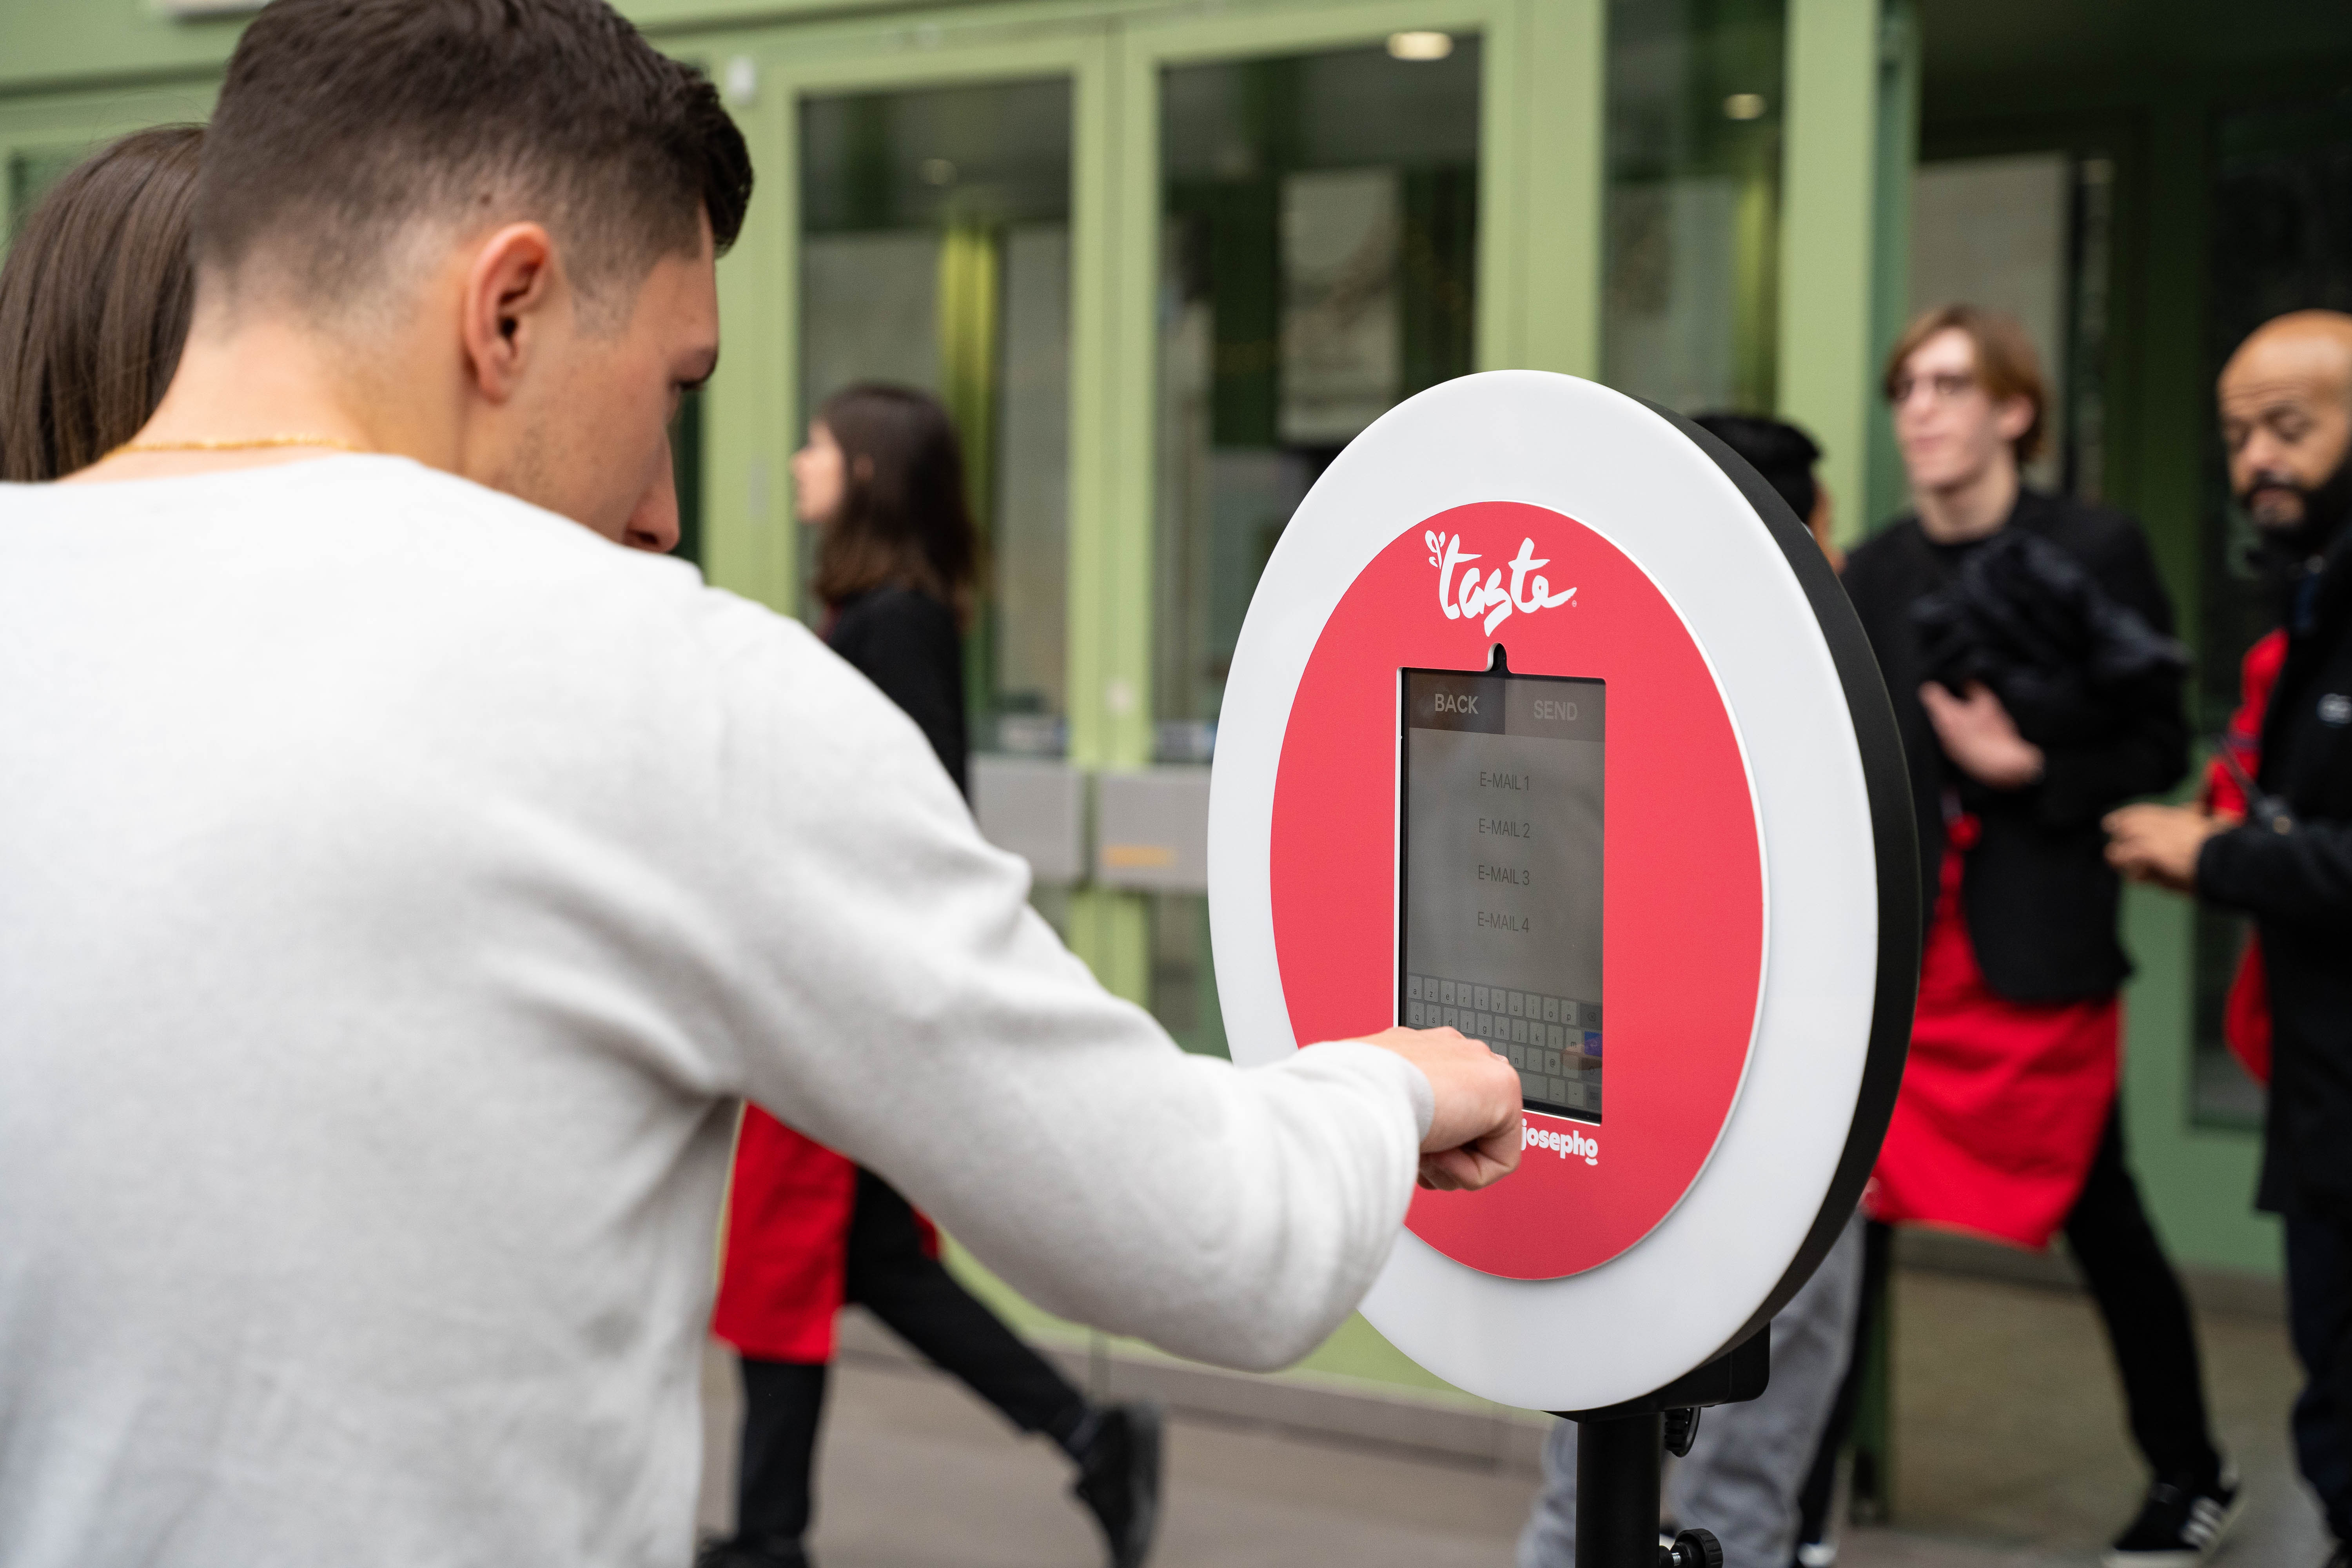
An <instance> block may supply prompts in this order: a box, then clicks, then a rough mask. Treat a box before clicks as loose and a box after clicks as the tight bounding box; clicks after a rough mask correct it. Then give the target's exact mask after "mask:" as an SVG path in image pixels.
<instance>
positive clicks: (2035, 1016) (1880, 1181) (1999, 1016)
mask: <svg viewBox="0 0 2352 1568" xmlns="http://www.w3.org/2000/svg"><path fill="white" fill-rule="evenodd" d="M1975 828H1976V823H1975V820H1974V819H1973V818H1969V817H1963V818H1962V819H1961V820H1960V821H1959V822H1958V823H1957V824H1955V825H1954V826H1953V830H1952V833H1951V837H1950V840H1949V845H1948V847H1947V848H1946V850H1945V851H1944V864H1943V874H1942V879H1941V885H1940V887H1939V889H1938V890H1937V900H1936V916H1935V919H1934V921H1932V922H1931V923H1930V924H1929V926H1928V928H1927V952H1925V954H1924V955H1923V956H1922V959H1921V963H1920V969H1919V1005H1918V1011H1917V1013H1916V1015H1915V1016H1914V1018H1913V1022H1912V1026H1911V1059H1910V1062H1909V1065H1908V1066H1907V1067H1906V1068H1905V1069H1904V1074H1903V1091H1902V1094H1901V1096H1900V1097H1899V1098H1898V1099H1897V1100H1895V1117H1894V1121H1892V1122H1891V1123H1890V1124H1889V1126H1888V1128H1887V1130H1886V1143H1885V1147H1884V1148H1882V1149H1881V1150H1880V1151H1879V1155H1878V1169H1877V1171H1876V1173H1874V1176H1873V1177H1872V1181H1871V1186H1870V1192H1869V1194H1868V1195H1867V1197H1866V1199H1865V1202H1866V1204H1867V1205H1868V1207H1869V1209H1870V1212H1871V1215H1872V1217H1873V1218H1875V1219H1881V1220H1885V1221H1887V1222H1889V1223H1890V1224H1920V1225H1932V1226H1943V1227H1945V1228H1948V1229H1953V1230H1962V1231H1969V1232H1973V1233H1975V1234H1977V1235H1979V1236H1985V1237H1991V1238H1993V1239H1994V1240H1998V1241H2005V1242H2009V1243H2011V1244H2013V1245H2015V1246H2018V1247H2032V1248H2036V1249H2039V1248H2041V1247H2046V1246H2048V1245H2049V1243H2050V1237H2052V1236H2053V1235H2054V1234H2055V1233H2056V1232H2057V1230H2058V1228H2059V1226H2062V1225H2063V1224H2064V1223H2065V1221H2066V1215H2067V1214H2068V1212H2069V1211H2070V1210H2072V1209H2073V1208H2074V1200H2075V1198H2076V1196H2077V1195H2078V1194H2080V1193H2081V1192H2082V1189H2083V1178H2084V1174H2085V1173H2087V1172H2088V1171H2089V1170H2090V1168H2091V1157H2092V1156H2093V1155H2094V1154H2095V1153H2096V1152H2098V1147H2099V1137H2100V1134H2101V1133H2102V1132H2103V1131H2105V1126H2106V1121H2107V1111H2108V1108H2109V1107H2110V1106H2111V1105H2112V1104H2113V1103H2114V1100H2115V1097H2116V1078H2117V1074H2118V1063H2119V1047H2120V1040H2121V1035H2122V1028H2121V1024H2122V1009H2121V1007H2120V1005H2118V1004H2117V1002H2116V998H2115V997H2113V996H2107V997H2103V998H2100V999H2099V1000H2096V1001H2092V1002H2061V1003H2030V1004H2029V1003H2021V1002H2011V1001H2008V1000H2006V999H2004V998H2002V997H2000V996H1997V995H1995V994H1993V993H1992V991H1991V990H1990V988H1988V987H1987V986H1986V984H1985V981H1984V975H1983V973H1982V972H1981V971H1979V969H1978V967H1977V957H1976V949H1975V947H1974V945H1973V944H1972V943H1971V942H1969V926H1968V921H1967V920H1966V918H1965V917H1964V915H1963V914H1962V911H1961V908H1960V868H1961V866H1962V864H1963V860H1964V858H1965V856H1966V855H1967V852H1968V847H1969V845H1971V844H1973V843H1974V842H1975V839H1976V833H1975Z"/></svg>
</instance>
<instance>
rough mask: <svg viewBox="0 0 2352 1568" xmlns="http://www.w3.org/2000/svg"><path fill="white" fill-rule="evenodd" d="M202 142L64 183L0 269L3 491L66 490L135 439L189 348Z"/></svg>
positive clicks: (136, 144)
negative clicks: (40, 484) (8, 485)
mask: <svg viewBox="0 0 2352 1568" xmlns="http://www.w3.org/2000/svg"><path fill="white" fill-rule="evenodd" d="M204 135H205V132H204V128H203V127H201V126H196V125H164V126H158V127H156V128H155V129H153V130H151V131H137V132H132V133H131V134H130V135H128V136H125V137H123V138H122V139H121V141H119V142H114V143H112V144H111V145H110V146H108V147H106V148H104V149H102V150H100V152H98V153H94V154H92V155H91V156H90V157H89V158H87V159H85V160H83V161H82V162H81V163H79V164H77V165H75V166H74V167H73V168H72V169H71V170H68V172H67V173H66V174H64V176H62V177H61V178H60V179H59V180H58V183H57V184H55V185H53V186H52V187H50V189H49V192H48V194H47V195H45V196H44V197H42V198H41V201H40V203H39V204H38V205H36V206H35V207H34V208H33V210H32V212H31V213H29V214H28V215H26V219H25V223H24V226H23V227H22V228H21V229H20V230H19V231H18V232H17V235H16V243H15V244H14V245H12V246H10V247H9V249H8V259H7V262H6V265H5V266H0V479H13V480H18V481H23V480H32V479H62V478H64V477H65V476H66V475H68V474H70V473H72V472H74V471H75V470H76V469H78V468H88V467H89V465H90V464H92V463H94V462H96V461H98V459H99V458H102V457H104V456H106V454H107V453H109V452H110V451H112V450H113V449H114V448H115V447H119V446H121V444H122V443H123V442H125V441H128V440H130V439H131V437H133V436H135V435H137V434H138V433H139V428H140V426H142V425H144V424H146V423H147V419H148V416H150V415H152V414H153V413H154V412H155V405H156V404H158V403H160V402H162V401H163V389H164V388H165V387H166V386H168V385H170V384H171V381H172V373H173V371H174V370H176V369H178V368H179V363H180V349H181V346H182V345H183V344H184V342H186V341H187V336H188V312H189V310H190V308H191V306H192V304H193V302H194V274H193V272H192V270H191V268H190V265H189V260H188V220H189V212H190V209H191V207H192V206H193V205H194V198H195V188H196V163H197V153H198V152H199V151H200V150H201V149H202V147H203V144H204Z"/></svg>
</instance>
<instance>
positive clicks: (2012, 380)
mask: <svg viewBox="0 0 2352 1568" xmlns="http://www.w3.org/2000/svg"><path fill="white" fill-rule="evenodd" d="M1950 331H1957V332H1963V333H1966V334H1967V336H1968V340H1969V342H1970V343H1971V344H1973V345H1974V346H1975V349H1976V355H1977V384H1978V385H1979V386H1981V387H1983V388H1984V390H1985V395H1986V396H1988V397H1990V398H1991V399H1992V400H1993V401H1994V402H1995V403H2006V402H2008V401H2009V400H2010V399H2011V398H2012V397H2022V398H2023V399H2025V401H2026V402H2028V403H2030V404H2032V405H2033V423H2032V424H2031V425H2028V426H2026V427H2025V434H2023V435H2022V436H2020V437H2018V438H2017V439H2016V440H2015V441H2012V442H2011V443H2010V449H2011V451H2012V452H2014V453H2015V454H2016V455H2017V460H2018V461H2019V462H2020V463H2030V462H2032V461H2033V459H2034V458H2035V456H2036V455H2037V454H2039V453H2040V452H2041V450H2042V437H2043V436H2044V435H2045V434H2046V433H2047V431H2046V426H2045V419H2044V416H2046V415H2047V414H2048V412H2049V409H2050V385H2049V384H2048V383H2047V382H2045V381H2043V380H2042V356H2041V355H2040V354H2038V353H2034V352H2033V340H2032V338H2030V337H2028V336H2026V333H2025V327H2024V325H2023V323H2021V322H2020V321H2018V319H2017V318H2016V317H2015V316H2011V315H2009V314H2006V313H2005V312H2003V311H2000V310H1986V309H1984V308H1983V307H1982V306H1980V305H1968V304H1950V305H1937V307H1935V308H1934V309H1933V310H1922V311H1920V312H1919V313H1918V314H1917V315H1916V316H1914V317H1912V318H1911V324H1910V325H1909V326H1907V327H1906V328H1904V329H1903V335H1902V336H1901V337H1899V338H1897V339H1896V340H1895V348H1894V351H1893V352H1892V353H1889V354H1888V355H1887V356H1886V374H1885V375H1884V376H1883V377H1881V379H1880V382H1879V390H1881V391H1882V392H1884V393H1885V394H1886V397H1887V401H1888V402H1890V403H1891V402H1893V401H1894V399H1895V383H1896V382H1897V381H1899V380H1900V379H1901V378H1902V375H1903V363H1904V362H1905V361H1906V360H1907V359H1909V358H1910V357H1911V356H1912V355H1913V354H1915V353H1918V352H1919V349H1920V347H1921V345H1923V344H1924V343H1926V342H1927V340H1928V339H1929V338H1932V337H1934V336H1935V335H1936V334H1937V333H1938V332H1950Z"/></svg>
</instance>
